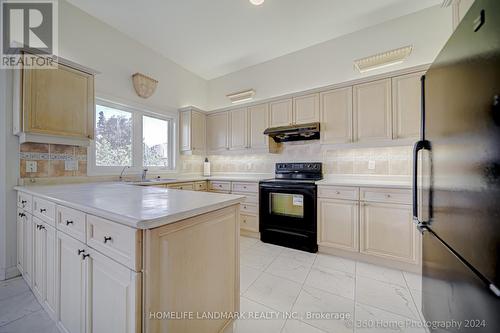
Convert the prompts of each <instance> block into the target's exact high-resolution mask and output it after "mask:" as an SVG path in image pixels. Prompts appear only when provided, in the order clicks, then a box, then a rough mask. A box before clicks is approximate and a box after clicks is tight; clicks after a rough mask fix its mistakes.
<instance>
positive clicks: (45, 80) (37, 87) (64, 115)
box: [18, 63, 95, 140]
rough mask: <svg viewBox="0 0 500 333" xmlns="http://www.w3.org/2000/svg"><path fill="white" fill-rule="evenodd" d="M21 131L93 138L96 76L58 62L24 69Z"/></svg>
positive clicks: (76, 137)
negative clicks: (48, 68)
mask: <svg viewBox="0 0 500 333" xmlns="http://www.w3.org/2000/svg"><path fill="white" fill-rule="evenodd" d="M21 95H22V116H21V117H18V118H20V119H21V121H22V132H23V133H27V134H42V135H49V136H56V137H70V138H75V139H86V140H88V139H93V137H94V116H95V115H94V114H95V97H94V75H93V74H90V73H86V72H83V71H80V70H77V69H75V68H72V67H69V66H66V65H64V64H61V63H59V64H58V68H57V69H50V70H46V69H24V70H23V75H22V93H21Z"/></svg>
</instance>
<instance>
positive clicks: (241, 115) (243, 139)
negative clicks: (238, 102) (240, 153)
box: [229, 108, 248, 150]
mask: <svg viewBox="0 0 500 333" xmlns="http://www.w3.org/2000/svg"><path fill="white" fill-rule="evenodd" d="M229 129H230V133H231V135H230V138H229V149H232V150H237V149H245V148H248V112H247V108H241V109H236V110H232V111H230V125H229Z"/></svg>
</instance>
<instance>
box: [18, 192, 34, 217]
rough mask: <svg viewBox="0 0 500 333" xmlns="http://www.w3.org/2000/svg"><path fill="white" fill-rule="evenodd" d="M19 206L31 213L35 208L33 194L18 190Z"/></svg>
mask: <svg viewBox="0 0 500 333" xmlns="http://www.w3.org/2000/svg"><path fill="white" fill-rule="evenodd" d="M17 207H19V208H22V209H24V210H25V211H27V212H28V213H31V212H32V210H33V196H32V195H30V194H27V193H23V192H17Z"/></svg>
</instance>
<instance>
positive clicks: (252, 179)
mask: <svg viewBox="0 0 500 333" xmlns="http://www.w3.org/2000/svg"><path fill="white" fill-rule="evenodd" d="M270 178H274V175H262V174H260V175H250V176H229V175H228V176H218V175H215V176H210V177H204V176H191V177H178V178H172V179H162V180H158V181H156V180H155V179H154V178H152V179H151V180H153V181H146V182H142V181H140V180H139V181H132V182H130V183H133V184H135V185H144V186H149V185H167V184H177V183H186V182H197V181H205V180H211V181H227V182H246V183H258V182H260V181H261V180H264V179H270Z"/></svg>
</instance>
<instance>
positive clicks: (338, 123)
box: [320, 87, 353, 144]
mask: <svg viewBox="0 0 500 333" xmlns="http://www.w3.org/2000/svg"><path fill="white" fill-rule="evenodd" d="M320 110H321V111H320V122H321V143H323V144H334V143H346V142H351V141H352V139H353V136H352V134H353V128H352V126H353V124H352V87H346V88H340V89H334V90H330V91H325V92H322V93H321V94H320Z"/></svg>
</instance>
